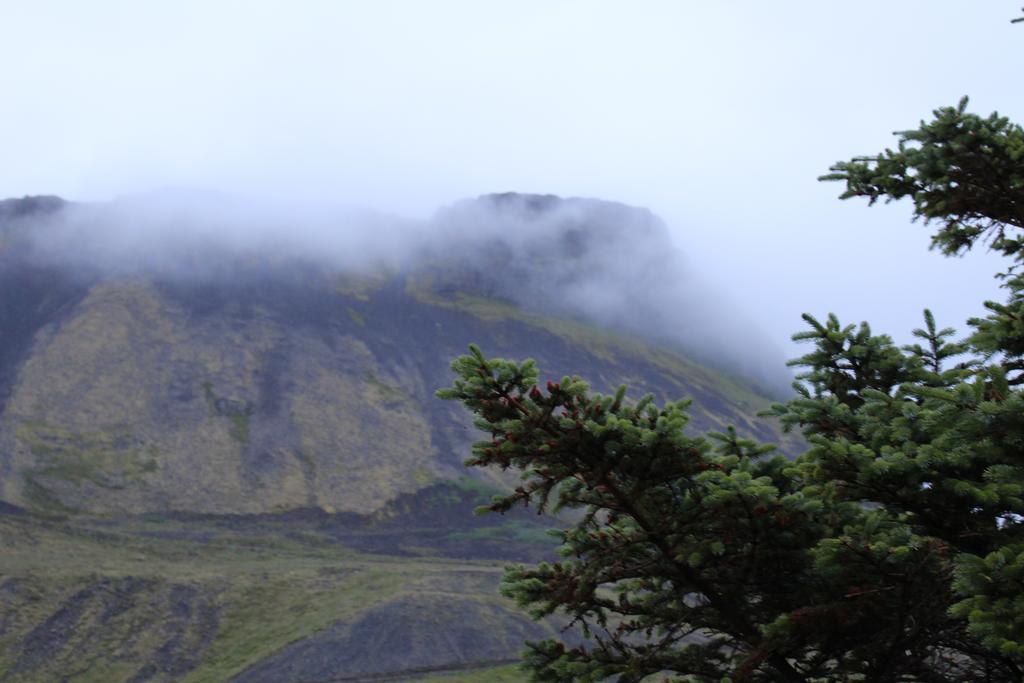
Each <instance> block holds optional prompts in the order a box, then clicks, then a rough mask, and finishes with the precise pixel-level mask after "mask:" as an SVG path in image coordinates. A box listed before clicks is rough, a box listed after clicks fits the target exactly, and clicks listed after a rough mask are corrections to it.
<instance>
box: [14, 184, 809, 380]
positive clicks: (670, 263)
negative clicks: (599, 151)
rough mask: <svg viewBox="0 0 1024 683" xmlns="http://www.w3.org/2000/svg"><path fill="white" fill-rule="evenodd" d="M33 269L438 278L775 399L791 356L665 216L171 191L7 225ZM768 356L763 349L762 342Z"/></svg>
mask: <svg viewBox="0 0 1024 683" xmlns="http://www.w3.org/2000/svg"><path fill="white" fill-rule="evenodd" d="M0 228H3V230H2V232H0V237H2V238H3V243H4V244H5V245H6V246H7V252H8V253H10V252H11V251H12V247H15V248H17V253H18V254H19V256H18V257H19V258H22V259H28V260H31V261H34V262H35V263H37V264H39V265H44V266H59V267H62V268H65V269H69V270H71V271H72V272H77V273H78V274H80V275H81V276H83V277H93V278H109V277H143V278H148V279H162V280H175V281H180V280H193V281H196V282H202V283H209V282H211V281H217V280H228V279H233V278H239V277H253V276H256V277H270V278H273V277H277V276H280V274H281V272H282V270H281V269H284V270H285V271H288V269H294V268H296V267H298V268H303V267H307V268H308V267H313V268H316V269H318V270H325V269H326V270H327V271H328V272H339V273H357V274H368V275H373V276H379V275H381V274H384V275H389V276H398V275H412V276H414V277H422V276H430V277H433V279H435V280H440V281H441V283H442V285H443V287H444V289H445V291H448V292H450V294H451V295H452V296H455V295H459V294H468V295H476V296H487V297H491V298H497V299H499V300H505V301H509V302H512V303H515V304H518V305H520V306H522V307H523V308H524V309H526V310H530V311H534V312H537V313H541V314H549V315H558V316H566V317H570V318H574V319H579V320H583V321H588V322H592V323H597V324H599V325H602V326H605V327H609V328H612V329H618V330H621V331H623V332H627V333H634V334H639V335H640V336H642V337H644V338H646V339H649V340H652V341H655V342H657V343H659V344H662V345H665V346H669V347H676V348H681V349H683V350H686V351H688V352H689V353H691V354H693V355H695V356H696V357H698V358H700V359H702V360H705V361H708V362H711V363H713V364H715V365H717V366H718V367H721V368H724V369H728V370H731V371H733V372H738V373H742V374H745V375H747V376H750V377H754V378H756V379H757V380H759V381H760V382H761V383H762V384H764V385H766V386H771V387H773V388H774V389H776V390H778V389H782V388H784V387H785V386H786V385H787V384H788V377H789V376H788V374H787V373H786V372H785V371H784V369H783V355H782V353H781V351H780V350H779V348H778V347H777V346H773V345H772V344H771V343H770V342H769V340H768V338H767V335H765V334H764V333H763V332H761V331H759V330H758V329H757V328H756V325H754V324H752V323H751V321H750V319H749V317H748V316H747V315H745V314H744V313H743V312H742V310H741V309H739V308H737V307H736V305H735V304H734V303H729V302H727V298H728V297H727V296H725V295H723V294H722V293H720V292H715V291H714V290H713V289H712V288H711V287H710V286H709V285H708V284H707V283H706V282H704V281H703V279H702V278H701V277H699V276H698V275H697V274H696V273H695V272H694V270H693V269H692V268H691V267H690V266H689V265H688V263H687V259H686V257H685V254H683V253H682V252H681V251H680V250H679V249H677V248H676V247H675V246H674V245H673V243H672V240H671V238H670V235H669V231H668V228H667V227H666V226H665V224H664V223H663V222H662V221H661V220H660V219H659V218H657V217H656V216H654V215H653V214H652V213H651V212H650V211H648V210H646V209H642V208H635V207H629V206H626V205H623V204H618V203H614V202H606V201H600V200H594V199H580V198H569V199H561V198H558V197H554V196H550V195H547V196H543V195H513V194H507V195H489V196H485V197H481V198H477V199H468V200H463V201H461V202H458V203H456V204H454V205H451V206H448V207H442V208H441V209H440V210H439V211H437V212H436V213H435V214H434V215H433V216H432V217H431V218H429V219H425V220H420V221H413V220H410V219H405V218H401V217H397V216H389V215H386V214H378V213H373V212H369V211H366V210H355V209H347V208H344V207H330V206H314V205H311V204H308V203H307V204H290V203H282V202H270V201H258V200H253V199H244V198H240V197H236V196H231V195H226V194H218V193H198V192H185V191H173V192H170V191H165V192H160V193H152V194H149V195H146V196H137V197H124V198H121V199H119V200H117V201H114V202H109V203H91V204H74V203H72V204H66V205H64V206H63V208H61V209H60V210H58V211H52V212H39V213H32V214H29V215H27V216H24V217H22V218H20V219H18V220H14V221H7V222H6V224H5V222H4V221H2V220H0ZM751 341H753V342H754V344H753V345H751V344H749V342H751Z"/></svg>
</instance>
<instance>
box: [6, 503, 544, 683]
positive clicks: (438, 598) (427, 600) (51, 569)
mask: <svg viewBox="0 0 1024 683" xmlns="http://www.w3.org/2000/svg"><path fill="white" fill-rule="evenodd" d="M296 528H299V527H296V526H294V525H293V526H291V527H288V528H287V529H285V528H283V527H282V528H281V530H280V531H279V533H268V531H267V527H265V526H264V527H260V528H259V529H258V530H255V531H254V530H253V529H251V528H247V527H246V526H245V525H244V524H239V525H237V526H235V527H232V525H230V524H226V523H225V522H224V520H220V522H219V523H214V521H213V520H207V521H206V522H203V521H200V520H195V519H193V520H189V521H187V522H181V521H176V520H168V519H159V518H149V519H145V518H134V519H132V520H126V519H123V518H122V519H116V520H115V519H110V518H104V519H98V518H79V519H77V520H75V521H69V520H64V521H55V520H42V519H39V518H36V517H31V516H26V515H0V539H2V544H3V548H2V550H3V552H2V553H0V672H2V673H0V680H3V681H51V680H67V681H129V680H147V681H195V682H199V681H211V682H212V681H225V680H239V681H271V680H275V681H276V680H310V681H312V680H328V679H330V678H331V677H334V676H337V675H338V674H339V672H341V673H346V672H352V673H356V674H358V673H362V674H366V675H375V674H392V675H399V674H400V673H401V672H402V671H405V670H411V671H415V672H420V671H430V670H438V671H443V670H450V669H458V668H462V667H465V666H472V665H473V662H474V661H478V662H490V661H501V660H506V661H507V660H509V659H513V658H515V656H516V653H517V651H518V649H519V647H520V645H521V643H522V641H523V640H524V639H525V638H529V637H533V638H535V637H538V636H544V635H545V634H546V633H548V634H549V633H552V631H551V627H550V626H544V625H537V624H534V623H532V622H530V621H529V620H528V619H526V618H525V617H524V616H522V615H521V614H519V613H518V612H516V611H515V610H514V609H513V608H512V607H511V606H510V605H509V604H508V603H507V602H506V601H504V600H503V599H501V598H500V597H499V596H498V594H497V581H498V578H499V576H500V571H501V568H500V564H501V563H499V562H494V561H480V560H456V559H447V558H443V557H437V556H434V557H424V556H420V557H411V556H408V555H406V556H384V555H370V554H366V553H360V552H355V551H353V550H351V549H349V548H347V547H346V546H344V545H343V544H341V543H338V542H336V540H334V539H333V538H331V537H330V536H329V535H327V534H323V533H317V532H316V531H313V530H309V529H306V530H304V531H303V532H302V533H301V534H295V533H286V531H287V530H288V529H290V530H292V531H294V530H295V529H296ZM382 634H385V635H382ZM438 634H440V635H438ZM310 662H318V663H319V664H318V665H317V666H319V669H317V668H315V667H313V668H311V664H310Z"/></svg>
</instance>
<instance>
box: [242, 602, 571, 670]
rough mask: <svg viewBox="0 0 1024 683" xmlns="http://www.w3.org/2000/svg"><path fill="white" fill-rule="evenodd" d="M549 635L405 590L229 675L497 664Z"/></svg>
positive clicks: (496, 610)
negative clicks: (407, 593)
mask: <svg viewBox="0 0 1024 683" xmlns="http://www.w3.org/2000/svg"><path fill="white" fill-rule="evenodd" d="M550 636H551V630H550V628H545V626H544V625H542V624H538V623H536V622H532V621H530V620H529V619H527V618H525V617H524V616H523V615H522V614H521V613H519V612H515V611H512V610H507V609H502V608H500V607H496V606H495V605H493V604H486V603H480V602H478V601H475V600H467V599H465V598H459V597H457V596H437V595H425V596H419V597H418V596H410V597H408V598H406V599H403V600H402V601H400V602H391V603H387V604H384V605H381V606H380V607H378V608H376V609H374V610H371V611H370V612H368V613H366V614H364V615H362V616H361V617H360V618H359V619H357V620H355V621H352V622H347V621H340V622H338V623H336V624H334V625H333V626H331V627H330V628H328V629H325V630H323V631H321V632H320V633H318V634H317V635H315V636H313V637H312V638H307V639H306V640H304V641H302V642H300V643H296V644H295V645H293V646H290V647H287V648H285V649H284V650H282V651H281V652H279V653H278V654H276V655H274V656H273V657H270V658H269V659H267V660H265V661H263V662H261V663H260V664H258V665H257V666H255V667H252V668H251V669H249V670H247V671H245V672H244V673H242V674H239V675H238V676H235V677H234V678H232V679H231V680H232V681H233V682H235V683H275V682H277V681H359V680H372V678H374V677H382V676H384V675H387V674H391V675H392V676H394V675H396V674H401V673H405V674H409V675H414V674H417V673H428V672H430V671H438V670H450V669H458V668H461V667H463V666H465V663H466V662H479V663H498V662H502V663H504V662H509V661H515V660H516V659H517V657H518V654H519V650H520V649H522V644H523V642H525V641H526V640H539V639H541V638H545V637H550Z"/></svg>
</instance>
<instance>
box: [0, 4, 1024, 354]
mask: <svg viewBox="0 0 1024 683" xmlns="http://www.w3.org/2000/svg"><path fill="white" fill-rule="evenodd" d="M4 5H5V6H4V7H3V9H2V11H0V18H2V23H3V26H4V31H3V34H4V40H3V41H2V42H0V63H2V64H4V67H3V68H0V92H2V93H3V97H4V99H3V101H4V104H5V106H3V107H0V146H2V149H3V151H4V158H5V163H4V164H3V165H2V167H0V196H2V197H11V196H21V195H26V194H59V195H62V196H65V197H67V198H70V199H77V200H106V199H110V198H113V197H116V196H120V195H130V194H138V193H147V192H151V191H153V190H155V189H160V188H167V187H177V188H180V187H184V188H201V189H213V190H218V191H225V192H231V193H239V194H248V195H253V196H258V197H263V198H266V197H272V198H276V199H285V200H288V201H298V202H303V201H308V202H310V203H315V204H319V205H324V204H342V205H358V206H363V207H366V208H369V209H374V210H378V211H384V212H387V213H393V214H398V215H402V216H407V217H410V218H422V217H427V216H429V215H431V214H432V213H433V212H434V211H435V210H436V209H437V207H439V206H442V205H446V204H450V203H452V202H453V201H455V200H458V199H460V198H463V197H469V196H475V195H478V194H482V193H487V192H499V191H510V190H511V191H521V192H541V193H555V194H559V195H563V196H584V197H600V198H605V199H610V200H615V201H620V202H626V203H629V204H633V205H638V206H644V207H647V208H649V209H651V210H652V211H653V212H654V213H655V214H657V215H659V216H660V217H662V218H663V219H664V220H665V221H666V223H667V225H668V226H669V228H670V230H671V234H672V237H673V239H674V241H675V242H676V244H677V245H678V246H679V247H680V248H681V249H682V250H683V251H684V252H685V253H686V254H687V258H688V261H689V264H690V267H692V268H693V269H694V270H695V271H697V272H699V273H700V274H701V275H702V276H703V277H704V278H705V279H707V280H709V281H710V282H711V283H712V284H713V285H714V287H715V288H716V289H717V290H718V291H721V292H722V293H723V295H722V299H721V301H720V302H719V303H718V305H719V306H720V308H721V309H722V315H723V316H728V315H738V316H747V317H750V318H753V319H754V320H755V322H756V323H757V324H758V325H759V326H761V327H762V328H763V329H764V330H765V331H766V332H767V333H768V336H769V338H770V339H772V340H773V341H774V343H776V344H778V346H779V347H783V348H785V349H786V351H787V353H788V354H789V355H792V354H793V353H795V352H796V351H797V349H796V348H794V347H789V346H787V344H788V342H787V341H786V340H787V338H788V335H789V334H790V333H791V332H793V331H795V330H796V329H798V328H799V327H800V321H799V315H800V313H801V312H803V311H809V312H813V313H815V314H818V315H825V314H826V313H827V312H828V311H835V312H837V313H838V314H839V315H840V316H841V317H842V318H844V319H847V320H851V321H859V320H861V319H868V320H870V321H871V322H872V323H873V326H874V328H875V329H876V330H878V331H887V332H890V333H893V334H894V336H896V337H897V338H900V339H906V338H907V337H908V333H909V330H910V329H911V328H912V327H913V326H916V325H917V323H918V321H919V320H920V318H919V314H920V310H921V309H922V308H923V307H925V306H930V307H931V308H932V309H933V310H934V311H935V312H936V314H937V317H938V318H939V321H940V323H942V324H951V325H957V326H960V327H962V326H963V321H964V319H965V318H967V317H969V316H971V315H975V314H978V313H980V312H981V305H980V302H981V300H982V299H984V298H993V297H995V298H998V297H999V296H1000V295H999V293H998V289H997V285H996V283H995V282H994V281H993V280H992V278H991V274H992V273H994V272H995V271H996V270H998V269H999V267H1000V265H1001V264H1000V263H999V261H998V260H997V259H995V258H993V257H991V256H988V255H985V254H975V255H970V256H968V257H966V258H964V259H952V260H951V259H943V258H942V257H941V256H939V255H938V254H936V253H934V252H928V251H927V243H928V240H927V237H928V232H927V229H926V228H924V227H922V226H920V225H910V223H909V217H910V209H909V207H908V206H905V205H892V206H886V207H874V208H872V209H868V208H866V207H865V206H864V204H863V203H862V202H855V201H854V202H846V203H841V202H839V201H837V200H836V199H835V197H836V195H837V194H838V193H839V192H840V187H839V186H837V185H832V184H821V183H818V182H817V181H816V177H817V176H818V175H821V174H822V173H824V172H826V171H827V169H828V167H829V165H830V164H832V163H833V162H835V161H837V160H840V159H844V158H848V157H850V156H853V155H857V154H866V153H873V152H876V151H879V150H880V149H882V148H883V147H885V146H886V145H890V144H892V140H893V138H892V135H891V133H892V131H894V130H901V129H907V128H912V127H915V126H916V125H917V123H918V121H919V120H920V119H922V118H926V117H928V116H929V114H930V112H931V110H932V109H934V108H936V107H939V106H945V105H951V104H955V103H956V101H957V100H958V99H959V98H960V97H961V96H963V95H965V94H966V95H969V96H970V97H971V105H970V109H971V110H972V111H975V112H978V113H984V114H987V113H989V112H991V111H992V110H999V111H1000V112H1001V113H1004V114H1006V115H1008V116H1010V118H1011V119H1014V120H1016V121H1024V91H1022V90H1021V88H1019V87H1018V82H1019V79H1020V77H1019V70H1020V64H1021V63H1022V60H1021V58H1022V56H1024V55H1022V51H1024V26H1020V25H1016V26H1013V25H1011V24H1010V22H1009V20H1010V19H1011V18H1012V17H1014V16H1018V15H1019V14H1020V11H1019V10H1020V8H1019V5H1020V2H1019V1H1016V2H1011V1H1003V0H993V1H991V2H985V3H978V2H962V1H961V2H954V1H953V0H901V1H900V2H899V3H893V2H884V1H882V0H865V1H863V2H858V3H823V2H809V1H806V2H805V1H794V2H786V3H765V2H754V1H752V0H751V1H746V0H743V1H736V2H721V3H696V2H653V1H652V2H644V3H612V2H581V1H579V2H568V1H559V0H548V1H545V2H540V1H520V2H516V3H501V4H499V3H483V2H472V1H468V0H467V1H465V2H453V1H447V0H435V1H432V2H429V3H428V2H415V1H413V0H408V1H406V2H398V1H392V0H381V1H378V2H373V3H368V2H367V3H357V2H327V1H324V2H313V1H308V2H288V3H286V2H222V3H204V2H198V1H186V0H179V1H178V2H175V3H160V4H157V3H133V2H109V1H108V2H103V1H98V2H89V3H79V2H71V1H70V0H68V1H66V2H57V1H47V0H40V1H38V2H33V3H14V2H8V3H4ZM701 296H706V292H702V293H701ZM705 303H706V302H705Z"/></svg>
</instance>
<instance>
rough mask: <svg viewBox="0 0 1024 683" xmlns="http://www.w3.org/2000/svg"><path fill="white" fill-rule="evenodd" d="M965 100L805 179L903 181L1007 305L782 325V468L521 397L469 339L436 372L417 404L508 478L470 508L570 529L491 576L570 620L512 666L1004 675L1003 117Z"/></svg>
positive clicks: (1007, 620) (1014, 630)
mask: <svg viewBox="0 0 1024 683" xmlns="http://www.w3.org/2000/svg"><path fill="white" fill-rule="evenodd" d="M966 104H967V101H966V100H963V101H961V102H960V104H959V105H958V106H957V107H952V108H944V109H939V110H937V111H936V112H935V118H934V120H932V121H930V122H927V123H922V124H921V127H920V128H919V129H918V130H915V131H907V132H903V133H898V134H897V135H898V136H899V138H900V140H899V145H898V149H897V150H895V151H893V150H886V151H885V152H884V153H882V154H880V155H878V156H875V157H859V158H855V159H853V160H851V161H849V162H843V163H839V164H837V165H836V166H834V167H833V169H832V171H833V172H832V174H830V175H828V176H825V177H824V178H823V179H825V180H837V181H841V182H844V183H845V184H846V191H845V192H844V193H843V195H842V196H843V197H844V198H846V197H858V196H859V197H867V198H868V199H869V201H870V202H872V203H873V202H875V201H877V200H878V199H884V200H886V201H889V200H893V199H900V198H903V197H907V198H910V199H911V200H912V201H913V203H914V213H915V217H916V218H923V219H924V220H925V222H934V223H937V224H938V226H939V227H938V230H937V232H936V233H935V235H934V236H933V244H934V245H935V246H936V247H938V248H939V249H941V250H942V251H943V252H944V253H946V254H959V253H962V252H964V251H966V250H969V249H971V248H972V247H973V246H975V245H976V244H979V243H982V244H988V245H989V246H990V247H991V248H993V249H996V250H998V251H1000V252H1002V253H1003V254H1004V255H1005V256H1007V257H1008V258H1009V259H1010V260H1011V265H1010V266H1009V268H1008V269H1007V271H1006V272H1005V273H1002V274H1000V275H999V277H1001V278H1003V280H1004V285H1005V287H1006V288H1007V289H1008V291H1009V296H1008V299H1007V301H1006V302H1005V303H999V304H997V303H993V302H988V303H986V304H985V305H986V308H987V310H988V314H987V316H986V317H984V318H978V319H973V320H970V321H969V324H970V326H971V327H972V328H973V333H972V334H971V335H970V336H969V337H968V338H967V339H966V340H963V341H955V340H954V339H953V336H954V334H955V333H954V331H953V330H952V329H950V328H940V327H939V326H937V324H936V322H935V320H934V318H933V316H932V314H931V313H930V312H929V311H925V314H924V325H923V326H922V327H921V328H920V329H917V330H914V336H915V338H916V340H917V341H916V343H914V344H911V345H908V346H903V347H899V346H897V345H895V344H894V343H893V341H892V340H891V339H890V338H889V337H887V336H885V335H876V334H874V333H873V332H872V331H871V328H870V327H869V326H868V325H867V324H864V323H862V324H861V325H859V326H854V325H843V324H841V323H840V322H839V320H838V319H837V318H836V317H835V316H832V315H830V316H829V317H828V318H827V319H826V320H824V321H820V320H818V319H816V318H814V317H812V316H809V315H807V316H804V318H805V320H806V322H807V323H808V326H809V329H808V330H807V331H805V332H801V333H799V334H797V335H795V337H794V339H796V340H798V341H802V342H806V343H808V344H809V345H810V347H811V349H810V351H809V352H808V353H807V354H806V355H804V356H803V357H801V358H799V359H796V360H794V361H792V362H791V364H792V365H794V366H797V367H798V368H801V373H800V374H799V375H798V381H797V382H796V383H795V385H794V387H795V389H796V391H797V395H796V397H795V398H793V399H792V400H791V401H789V402H788V403H786V404H780V405H775V406H774V407H773V409H772V411H770V412H771V414H773V415H774V416H776V417H777V418H778V419H779V420H781V422H782V424H783V426H784V427H785V428H786V429H798V430H800V431H801V432H802V433H803V434H804V436H805V438H806V439H807V442H808V444H809V448H808V450H807V452H806V453H804V454H803V455H801V456H800V457H799V458H797V459H796V460H795V461H788V460H785V459H784V458H782V457H779V456H775V455H773V454H772V448H771V447H770V446H766V445H761V444H758V443H755V442H753V441H751V440H748V439H744V438H741V437H740V436H739V435H737V433H736V432H735V431H734V430H732V429H731V428H730V429H729V430H727V431H726V432H725V433H723V434H715V433H712V434H707V435H704V436H697V435H690V434H687V433H686V431H685V428H686V424H687V419H688V418H687V413H686V410H687V405H688V403H687V402H685V401H681V402H677V403H667V404H665V405H663V406H658V405H656V404H655V403H654V401H653V400H652V398H651V397H650V396H645V397H643V398H641V399H640V400H639V401H636V402H631V401H629V400H627V399H626V395H625V388H624V387H623V388H620V389H619V391H618V392H617V393H616V394H615V395H614V396H602V395H600V394H594V393H591V392H590V391H589V389H588V387H587V385H586V383H584V382H583V381H582V380H580V379H579V378H575V377H565V378H563V379H562V380H561V381H560V382H548V383H547V385H546V387H545V388H542V387H540V386H539V385H538V378H539V372H538V370H537V368H536V367H534V364H533V362H532V361H526V362H524V363H517V362H513V361H509V360H503V359H488V358H486V357H485V356H484V355H483V354H482V353H481V351H480V350H479V349H478V348H477V347H475V346H474V347H471V349H470V350H471V353H470V355H467V356H463V357H461V358H459V359H457V360H456V361H455V362H454V363H453V365H452V367H453V369H454V370H455V372H456V375H457V377H456V379H455V380H454V383H453V385H452V387H451V388H449V389H445V390H442V391H440V392H439V395H440V396H441V397H443V398H446V399H453V400H458V401H461V402H463V403H464V404H465V406H466V407H467V408H468V409H469V410H471V411H472V412H473V413H474V414H475V415H476V425H477V427H478V428H479V429H481V430H482V431H483V432H485V433H486V434H487V435H488V438H487V439H485V440H483V441H480V442H479V443H477V444H476V445H475V446H474V447H473V455H472V457H471V458H470V459H469V460H468V461H467V464H468V465H470V466H473V467H498V468H501V469H503V470H513V471H517V472H519V473H520V475H521V478H522V483H521V485H520V486H519V487H518V488H516V489H515V491H513V492H511V493H510V494H509V495H507V496H504V497H500V498H497V499H495V501H494V503H493V504H492V505H490V506H489V507H488V508H486V509H487V510H490V511H492V512H499V513H500V512H504V511H507V510H509V509H510V508H512V507H513V506H516V505H527V506H534V507H536V508H537V509H538V511H544V510H546V509H548V508H553V509H555V510H566V511H568V513H567V515H566V519H571V520H575V522H574V523H573V524H572V525H571V526H570V527H569V528H567V529H564V530H561V531H558V532H556V533H557V535H558V538H559V540H560V541H561V555H562V559H560V560H559V561H557V562H554V563H550V564H541V565H539V566H536V567H524V566H517V567H511V568H509V569H508V571H507V573H506V576H505V581H504V584H503V590H504V592H505V593H506V595H508V596H511V597H513V598H515V599H516V600H517V601H518V602H519V603H520V604H521V605H523V606H524V607H526V608H527V609H528V610H529V611H530V612H531V613H532V614H533V615H534V616H536V617H542V616H545V615H550V614H556V613H557V614H560V615H563V616H565V617H567V618H568V619H569V620H570V621H571V625H572V627H573V629H572V630H573V631H575V632H576V633H578V634H580V635H581V636H582V638H576V637H574V636H571V635H567V637H566V639H565V640H566V642H556V641H545V642H539V643H529V644H528V648H529V649H528V651H527V654H526V664H527V666H528V668H529V670H530V671H531V672H532V675H533V679H534V680H536V681H604V680H616V681H621V682H630V681H640V680H642V679H644V678H645V677H648V676H652V675H655V674H661V675H663V676H666V677H669V678H670V679H671V680H677V681H765V682H767V681H1020V680H1022V679H1024V390H1022V389H1021V388H1020V385H1021V384H1024V278H1022V277H1020V276H1018V275H1017V274H1016V270H1017V269H1018V268H1019V266H1020V264H1021V261H1022V259H1024V234H1022V228H1024V132H1022V130H1021V128H1020V127H1019V126H1016V125H1012V124H1010V123H1009V122H1008V121H1007V120H1006V119H1004V118H1001V117H999V116H996V115H992V116H990V117H987V118H981V117H978V116H975V115H973V114H969V113H967V112H966ZM567 633H568V631H567ZM652 680H653V679H652Z"/></svg>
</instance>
